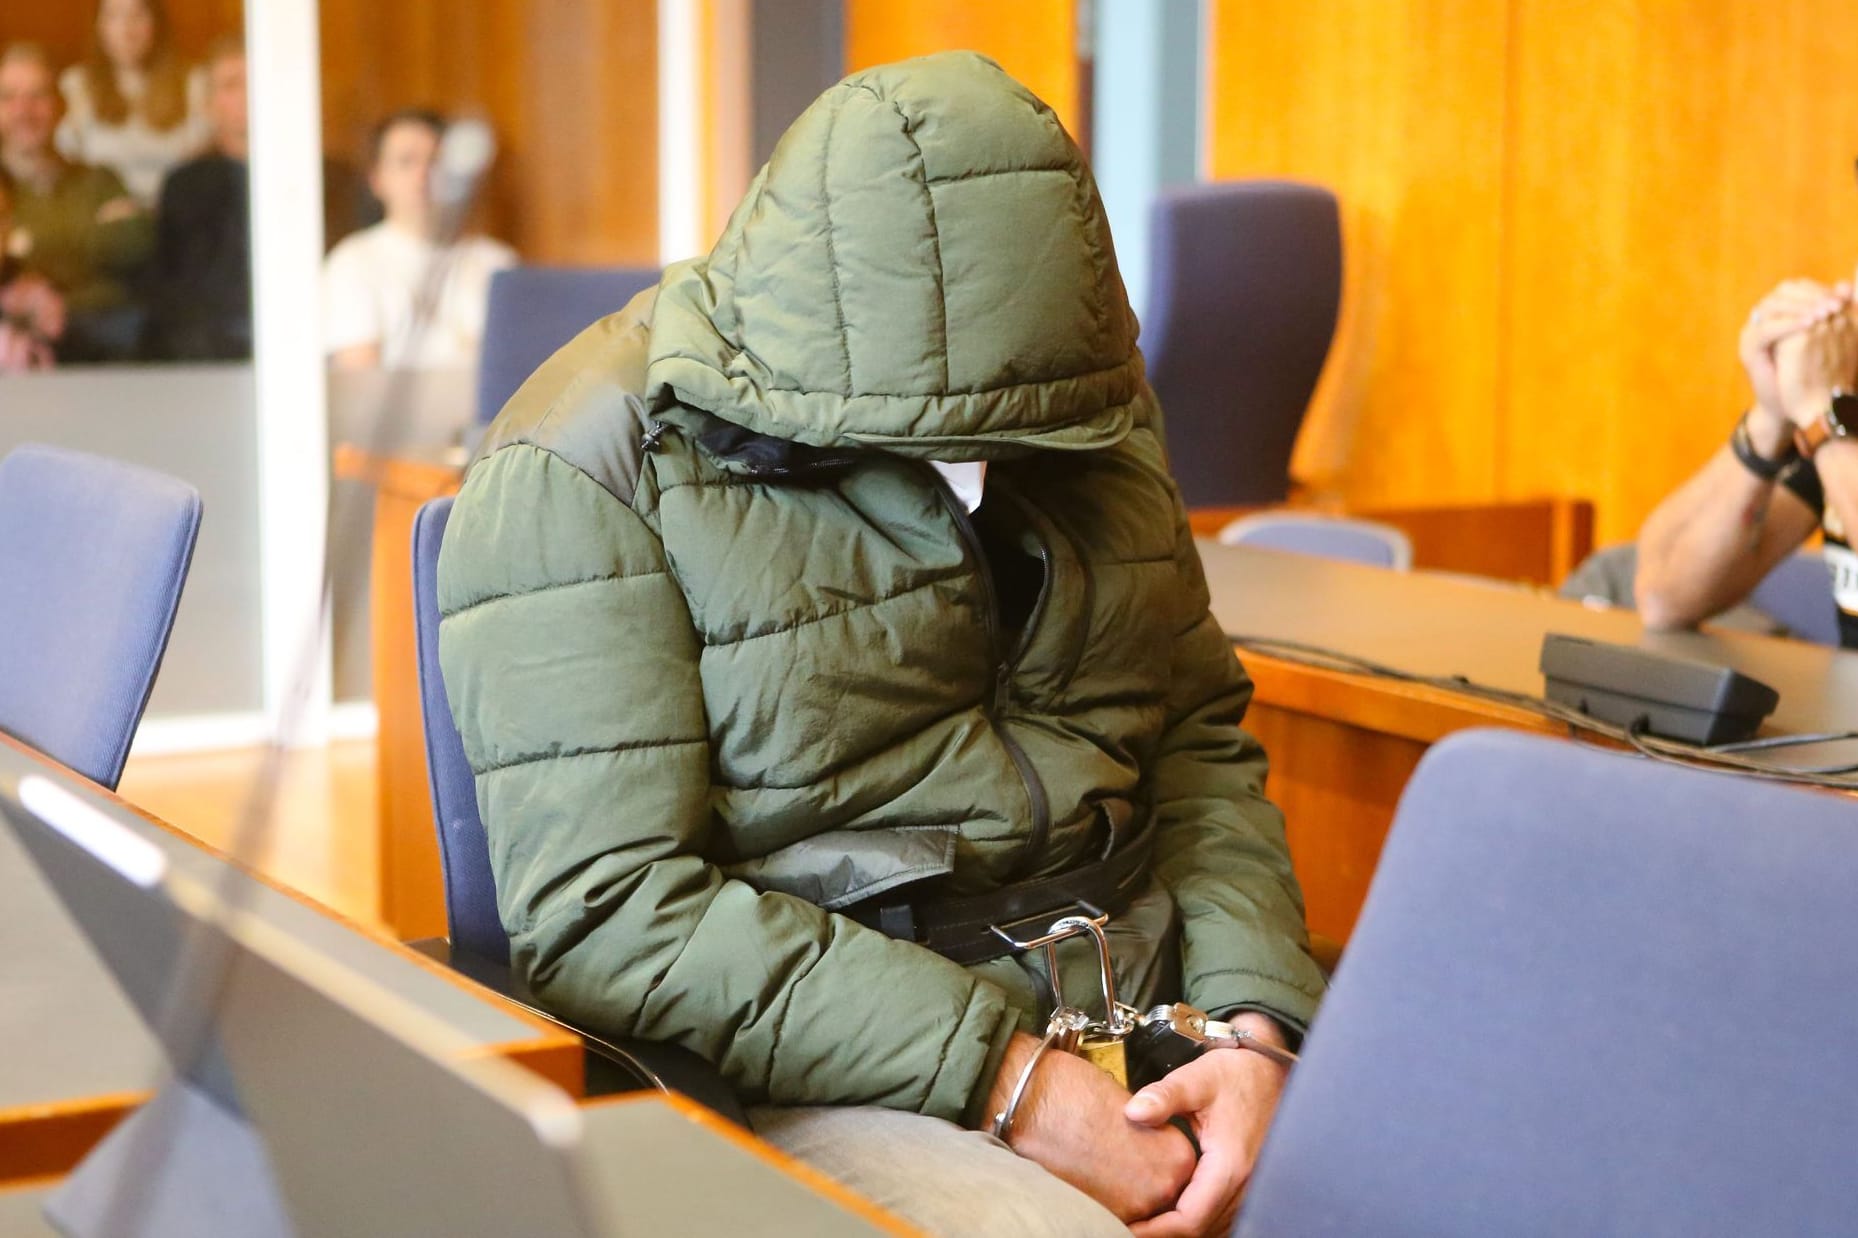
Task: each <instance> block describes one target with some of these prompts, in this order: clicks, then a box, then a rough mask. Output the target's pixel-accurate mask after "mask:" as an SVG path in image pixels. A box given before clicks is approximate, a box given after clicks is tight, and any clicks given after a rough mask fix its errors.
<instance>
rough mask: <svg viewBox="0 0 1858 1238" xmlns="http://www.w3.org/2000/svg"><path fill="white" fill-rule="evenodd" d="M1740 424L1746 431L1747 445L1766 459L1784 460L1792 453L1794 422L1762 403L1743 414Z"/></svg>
mask: <svg viewBox="0 0 1858 1238" xmlns="http://www.w3.org/2000/svg"><path fill="white" fill-rule="evenodd" d="M1742 425H1743V426H1744V427H1745V428H1746V430H1747V431H1748V445H1749V446H1750V447H1752V448H1754V450H1755V453H1756V454H1757V455H1759V456H1761V457H1762V458H1763V459H1766V460H1785V459H1787V458H1788V457H1789V456H1791V455H1792V454H1793V432H1794V423H1793V422H1792V421H1789V420H1788V419H1787V418H1786V417H1783V416H1781V415H1780V414H1779V413H1776V412H1774V411H1773V410H1772V409H1770V408H1768V407H1767V406H1766V405H1764V404H1756V405H1754V406H1753V407H1752V408H1750V409H1749V410H1748V412H1747V413H1745V414H1743V417H1742Z"/></svg>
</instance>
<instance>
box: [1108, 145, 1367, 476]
mask: <svg viewBox="0 0 1858 1238" xmlns="http://www.w3.org/2000/svg"><path fill="white" fill-rule="evenodd" d="M1149 243H1150V247H1151V258H1150V269H1151V271H1152V275H1151V277H1150V278H1151V280H1152V284H1151V292H1150V295H1149V304H1148V310H1147V313H1146V315H1145V316H1144V317H1143V320H1142V352H1143V354H1144V356H1145V357H1146V358H1147V361H1148V379H1149V382H1150V383H1151V384H1152V385H1153V386H1154V388H1155V394H1156V395H1157V396H1159V397H1160V399H1161V408H1162V413H1163V417H1164V424H1165V426H1166V430H1167V440H1168V456H1169V460H1170V463H1171V464H1172V466H1173V469H1174V476H1175V479H1176V480H1177V481H1179V483H1180V487H1181V493H1182V494H1183V495H1184V496H1185V498H1186V500H1187V505H1188V506H1189V507H1205V506H1213V505H1235V504H1244V503H1275V502H1278V501H1280V500H1282V499H1283V498H1284V497H1285V496H1286V495H1287V494H1288V493H1289V488H1290V455H1291V451H1292V449H1293V448H1295V446H1296V442H1297V430H1298V428H1299V427H1300V426H1302V424H1303V414H1304V411H1305V410H1306V409H1307V408H1308V406H1309V402H1310V395H1311V393H1312V392H1314V391H1315V389H1316V380H1317V378H1318V377H1319V376H1320V375H1321V374H1322V368H1323V360H1324V358H1325V357H1327V356H1328V355H1329V342H1330V339H1331V337H1333V336H1334V334H1335V323H1336V314H1337V311H1338V309H1339V307H1340V305H1341V300H1342V229H1341V223H1340V218H1339V215H1338V213H1337V210H1336V201H1335V195H1333V194H1331V193H1330V192H1329V191H1328V190H1326V189H1323V188H1321V187H1319V186H1316V185H1303V184H1297V183H1295V182H1291V181H1225V182H1219V183H1215V184H1210V185H1193V186H1189V187H1186V188H1182V189H1172V190H1169V191H1167V192H1165V193H1163V194H1161V195H1160V196H1159V197H1158V198H1157V199H1156V200H1155V205H1154V208H1153V214H1152V217H1151V224H1150V240H1149Z"/></svg>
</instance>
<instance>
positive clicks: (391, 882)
mask: <svg viewBox="0 0 1858 1238" xmlns="http://www.w3.org/2000/svg"><path fill="white" fill-rule="evenodd" d="M335 474H336V476H337V477H338V478H340V479H341V480H344V481H359V482H366V483H370V484H372V485H373V486H374V530H373V544H372V548H371V550H370V556H369V560H368V581H369V599H370V600H369V612H368V624H369V632H368V645H369V649H370V650H371V651H372V654H373V657H372V663H373V678H372V682H373V686H374V708H375V714H376V716H377V718H378V719H379V723H378V725H379V730H378V731H377V733H376V738H375V750H376V752H377V754H378V757H379V762H378V767H377V777H376V787H377V791H376V794H377V796H378V803H379V806H380V823H379V833H378V835H377V838H378V840H379V845H378V849H377V852H376V855H377V857H378V862H379V865H380V881H379V884H378V886H377V888H378V889H379V890H380V905H379V907H378V908H377V909H376V910H377V914H378V915H379V917H380V920H381V922H382V923H383V924H386V925H387V926H389V927H390V928H392V929H393V931H394V933H395V935H396V936H398V937H399V938H400V939H401V940H403V941H413V940H416V939H418V938H422V937H443V936H445V935H446V924H445V888H444V886H443V884H442V883H441V880H440V876H439V872H440V869H439V841H438V837H437V835H436V834H435V832H434V830H433V824H432V823H433V820H434V814H433V808H432V791H431V789H430V787H429V786H428V785H427V782H426V725H425V723H424V721H422V719H421V716H420V709H419V671H418V665H417V659H416V657H415V652H414V651H415V644H414V634H413V518H414V517H415V516H417V515H418V514H419V509H420V508H421V507H423V506H425V505H426V504H427V503H429V502H430V501H432V500H433V499H438V498H443V497H445V496H446V495H448V494H456V493H457V492H458V485H459V482H460V480H461V479H462V471H461V470H460V469H459V468H458V466H457V465H456V464H454V463H451V462H449V461H442V460H438V459H430V458H428V459H421V458H417V457H408V456H394V457H387V458H381V457H374V456H370V455H369V454H368V453H367V452H365V451H362V450H361V449H359V448H357V447H353V446H349V445H346V444H344V445H341V446H338V447H337V448H336V451H335Z"/></svg>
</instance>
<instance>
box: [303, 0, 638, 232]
mask: <svg viewBox="0 0 1858 1238" xmlns="http://www.w3.org/2000/svg"><path fill="white" fill-rule="evenodd" d="M656 13H657V8H656V5H655V4H654V3H653V0H471V2H470V3H462V4H461V3H457V2H455V0H394V2H393V3H391V4H381V3H378V2H376V0H322V31H321V37H322V49H323V132H324V141H325V144H326V146H327V148H328V150H329V151H330V153H331V154H332V155H334V156H336V157H337V158H341V159H346V160H348V161H350V162H351V163H354V162H359V160H360V158H361V155H362V149H363V146H364V144H365V139H366V136H367V133H368V129H369V127H370V126H371V125H372V124H373V123H374V121H375V120H376V119H377V118H378V117H380V116H381V115H383V114H385V113H386V112H389V111H392V110H393V109H395V108H400V107H408V106H418V105H430V106H434V107H438V108H440V109H442V110H446V111H466V110H469V111H475V112H477V113H479V114H481V115H484V116H485V117H486V118H487V119H489V120H490V122H491V123H492V124H493V125H494V126H495V128H496V130H497V136H498V140H499V142H500V145H501V150H500V153H499V157H498V162H497V167H496V170H495V172H494V173H493V176H492V183H491V186H490V190H489V193H488V195H487V202H486V205H485V212H484V224H485V228H486V230H487V231H489V232H490V233H491V234H492V235H494V236H497V237H499V238H501V239H503V240H505V241H508V242H509V243H510V244H511V245H514V246H515V247H516V248H517V250H518V251H519V252H521V253H522V255H523V257H524V258H525V259H527V260H529V261H533V262H553V263H639V264H651V265H655V264H656V262H657V249H658V232H657V228H658V222H657V221H658V204H657V197H658V103H657V88H658V87H657V84H658V73H657V21H656Z"/></svg>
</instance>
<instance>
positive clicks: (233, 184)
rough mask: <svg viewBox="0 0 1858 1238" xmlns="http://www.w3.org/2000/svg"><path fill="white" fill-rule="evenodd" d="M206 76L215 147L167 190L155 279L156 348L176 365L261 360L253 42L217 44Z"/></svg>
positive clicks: (151, 337) (151, 332)
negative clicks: (248, 113) (249, 58)
mask: <svg viewBox="0 0 1858 1238" xmlns="http://www.w3.org/2000/svg"><path fill="white" fill-rule="evenodd" d="M206 70H207V117H208V119H209V120H210V121H211V122H212V126H213V148H212V150H211V151H209V152H208V153H207V154H204V155H202V156H200V157H199V158H198V159H193V160H190V161H188V162H187V163H184V164H182V165H181V166H180V167H178V168H176V169H175V170H174V171H173V172H171V173H169V174H168V179H167V181H166V182H164V183H163V185H162V188H161V209H160V211H159V212H158V214H157V216H156V234H155V260H154V263H153V265H152V266H151V268H150V272H149V276H150V277H149V323H148V348H147V351H148V354H149V355H150V356H152V357H158V358H161V359H164V360H171V361H236V360H240V359H243V358H246V357H249V356H251V355H252V284H251V278H252V275H251V212H250V204H249V200H248V196H247V184H248V178H247V176H246V166H245V156H246V127H245V46H244V44H243V43H242V42H240V41H239V40H238V39H236V38H225V39H222V40H220V41H219V42H217V43H215V44H214V45H213V47H212V50H211V51H209V52H208V54H207V61H206Z"/></svg>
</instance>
